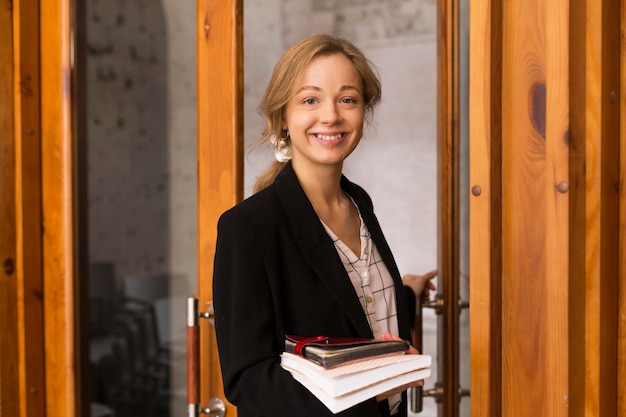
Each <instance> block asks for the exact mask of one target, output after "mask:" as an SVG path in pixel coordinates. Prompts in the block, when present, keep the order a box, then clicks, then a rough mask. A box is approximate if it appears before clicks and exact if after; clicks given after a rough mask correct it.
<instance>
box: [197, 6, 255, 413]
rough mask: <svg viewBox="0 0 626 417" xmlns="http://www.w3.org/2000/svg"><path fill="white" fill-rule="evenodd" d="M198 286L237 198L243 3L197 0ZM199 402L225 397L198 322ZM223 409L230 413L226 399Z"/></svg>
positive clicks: (213, 351) (209, 340) (205, 298)
mask: <svg viewBox="0 0 626 417" xmlns="http://www.w3.org/2000/svg"><path fill="white" fill-rule="evenodd" d="M197 10H198V12H197V19H198V20H197V22H196V24H197V57H198V87H197V88H198V235H199V242H198V247H199V253H198V259H199V261H198V262H199V263H198V289H199V305H200V311H206V309H207V305H208V303H209V301H211V300H212V299H213V293H212V276H213V256H214V254H215V241H216V238H217V220H218V218H219V216H220V215H221V214H222V213H223V212H224V211H225V210H227V209H229V208H231V207H232V206H233V205H235V204H236V203H238V202H239V201H241V199H242V198H243V2H242V0H227V1H222V0H220V1H218V0H198V2H197ZM200 346H201V348H200V349H201V352H202V353H201V357H200V375H201V376H200V390H201V391H200V402H201V406H206V404H207V403H208V401H209V399H210V398H212V397H219V398H221V399H223V400H224V401H226V399H225V397H224V389H223V385H222V378H221V373H220V367H219V357H218V352H217V345H216V342H215V331H214V329H213V328H212V327H211V325H210V324H209V323H208V322H207V321H206V320H202V321H201V322H200ZM227 414H228V415H229V416H233V415H235V414H236V410H235V407H234V406H232V405H231V404H227Z"/></svg>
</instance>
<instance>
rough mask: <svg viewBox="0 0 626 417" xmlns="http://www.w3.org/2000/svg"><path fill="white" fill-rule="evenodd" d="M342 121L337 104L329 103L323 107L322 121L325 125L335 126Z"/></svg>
mask: <svg viewBox="0 0 626 417" xmlns="http://www.w3.org/2000/svg"><path fill="white" fill-rule="evenodd" d="M340 119H341V115H340V114H339V111H338V109H337V106H336V103H334V102H329V103H326V104H325V105H324V106H323V107H322V113H321V115H320V121H321V122H322V123H324V124H334V123H337V122H338V121H339V120H340Z"/></svg>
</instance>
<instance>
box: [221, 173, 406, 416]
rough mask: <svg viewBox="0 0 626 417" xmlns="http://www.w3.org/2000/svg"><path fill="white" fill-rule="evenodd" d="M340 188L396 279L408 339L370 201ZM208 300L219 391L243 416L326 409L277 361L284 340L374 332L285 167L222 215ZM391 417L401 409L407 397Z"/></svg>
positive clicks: (368, 412)
mask: <svg viewBox="0 0 626 417" xmlns="http://www.w3.org/2000/svg"><path fill="white" fill-rule="evenodd" d="M341 187H342V188H343V189H344V190H345V191H346V192H347V193H348V194H349V195H350V196H351V197H352V198H353V199H354V201H355V202H356V204H357V205H358V207H359V210H360V212H361V216H362V218H363V221H364V222H365V223H366V225H367V228H368V229H369V231H370V233H371V235H372V239H373V241H374V243H375V244H376V246H377V248H378V251H379V252H380V254H381V256H382V259H383V261H384V262H385V265H386V266H387V268H388V269H389V272H390V273H391V275H392V277H393V279H394V281H395V283H396V299H397V300H396V304H397V310H398V328H399V329H400V335H399V336H400V337H401V338H402V339H405V340H410V337H411V336H410V326H411V319H410V317H411V316H410V311H411V309H410V308H409V306H408V303H407V294H406V292H405V289H404V287H403V285H402V280H401V276H400V273H399V271H398V268H397V266H396V263H395V261H394V259H393V256H392V254H391V250H390V249H389V246H388V244H387V241H386V240H385V237H384V236H383V233H382V230H381V229H380V225H379V224H378V220H377V219H376V217H375V215H374V212H373V207H372V202H371V199H370V197H369V196H368V195H367V193H366V192H365V191H364V190H363V189H362V188H361V187H359V186H357V185H356V184H353V183H351V182H350V181H348V180H347V179H346V178H345V177H342V179H341ZM213 303H214V308H215V330H216V334H217V345H218V349H219V356H220V364H221V369H222V377H223V380H224V388H225V393H226V397H227V399H228V400H229V401H230V402H232V403H233V404H235V405H236V406H237V411H238V415H239V416H240V417H257V416H264V417H283V416H284V417H296V416H297V417H308V416H310V417H320V416H332V415H333V414H332V413H331V412H330V411H329V410H328V409H327V408H326V407H325V406H324V405H323V404H322V403H321V402H319V401H318V400H317V399H316V398H315V397H314V396H313V395H312V394H310V393H309V391H308V390H306V389H305V388H304V387H302V386H301V385H300V384H299V383H298V382H297V381H295V380H294V379H293V378H292V377H291V375H290V374H289V373H288V372H287V371H285V370H283V369H282V368H281V367H280V364H279V363H280V358H279V355H280V353H281V352H282V351H283V348H284V336H285V334H294V335H301V336H316V335H325V336H331V337H332V336H334V337H367V338H371V337H373V335H372V331H371V329H370V327H369V324H368V322H367V318H366V316H365V314H364V312H363V309H362V308H361V305H360V303H359V301H358V298H357V295H356V293H355V291H354V288H353V286H352V283H351V282H350V279H349V278H348V275H347V273H346V270H345V267H344V266H343V264H342V263H341V259H340V258H339V255H338V254H337V251H336V249H335V247H334V245H333V243H332V241H331V239H330V237H329V236H328V234H327V233H326V231H325V229H324V227H323V225H322V223H321V222H320V221H319V218H318V217H317V215H316V213H315V211H314V210H313V207H312V205H311V203H310V202H309V200H308V198H307V197H306V195H305V193H304V191H303V190H302V187H301V186H300V183H299V182H298V179H297V177H296V174H295V172H294V171H293V168H292V166H291V163H289V164H287V166H286V167H285V168H284V169H283V170H282V171H281V173H280V174H279V175H278V176H277V178H276V180H275V182H274V183H273V184H272V185H270V186H269V187H268V188H266V189H264V190H262V191H260V192H259V193H257V194H255V195H253V196H251V197H250V198H248V199H246V200H244V201H243V202H241V203H240V204H238V205H237V206H235V207H234V208H232V209H230V210H228V211H227V212H225V213H224V214H223V215H222V216H221V217H220V220H219V223H218V238H217V244H216V251H215V263H214V275H213ZM413 311H414V310H413ZM405 397H406V396H405ZM340 415H342V416H355V417H356V416H358V417H368V416H372V417H374V416H376V417H378V416H386V415H389V410H388V404H387V402H386V401H383V402H381V403H380V404H377V403H376V401H375V400H370V401H367V402H365V403H363V404H360V405H357V406H355V407H354V408H351V409H349V410H346V411H344V412H343V413H341V414H340ZM397 415H398V416H405V415H406V398H404V401H403V407H401V411H400V414H397Z"/></svg>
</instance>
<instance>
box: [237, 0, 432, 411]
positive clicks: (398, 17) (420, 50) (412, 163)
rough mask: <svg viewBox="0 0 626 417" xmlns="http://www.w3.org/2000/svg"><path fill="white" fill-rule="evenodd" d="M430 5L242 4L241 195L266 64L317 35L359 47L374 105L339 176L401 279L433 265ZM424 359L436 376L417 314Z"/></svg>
mask: <svg viewBox="0 0 626 417" xmlns="http://www.w3.org/2000/svg"><path fill="white" fill-rule="evenodd" d="M435 25H436V3H435V2H434V1H432V0H405V1H400V2H392V3H389V2H374V1H363V2H353V1H351V2H346V1H345V0H322V1H320V0H272V1H262V2H260V1H247V2H244V66H245V68H244V74H245V75H244V87H245V88H244V91H245V97H244V105H245V113H244V114H245V132H244V136H245V143H246V146H247V147H246V149H245V151H244V158H245V165H244V177H245V184H244V187H245V188H244V193H245V195H246V196H248V195H250V194H251V191H252V186H253V184H254V181H255V179H256V177H257V176H258V175H259V174H260V173H261V172H262V171H263V170H264V169H265V168H266V167H267V166H268V165H269V164H270V162H271V160H272V158H273V153H272V152H271V151H270V150H269V149H268V148H266V147H263V146H262V147H259V148H254V147H251V145H252V144H253V143H254V142H255V141H256V140H257V139H258V137H259V136H260V134H261V132H262V129H263V126H264V124H263V123H264V122H263V120H262V118H261V117H260V116H259V115H258V113H257V112H256V108H257V106H258V104H259V102H260V100H261V97H262V94H263V93H264V91H265V88H266V86H267V82H268V80H269V77H270V74H271V71H272V69H273V66H274V64H275V62H276V60H277V59H278V58H279V57H280V55H281V54H282V53H283V52H284V51H285V49H286V48H287V47H289V46H290V45H291V44H293V43H295V42H296V41H298V40H299V39H301V38H303V37H305V36H307V35H310V34H313V33H316V32H327V33H333V34H337V35H341V36H344V37H346V38H348V39H350V40H351V41H353V42H354V43H355V44H356V45H357V46H358V47H360V48H362V49H363V50H364V52H365V53H366V55H367V56H368V57H369V58H370V59H371V60H372V61H373V63H374V64H375V65H376V66H377V67H378V68H379V71H380V75H381V78H382V86H383V100H382V103H381V105H380V107H379V108H378V109H377V111H376V114H375V115H374V116H375V117H374V124H373V125H372V126H369V127H368V128H366V131H365V134H364V137H363V139H362V141H361V143H360V145H359V147H358V148H357V150H356V151H355V152H354V154H353V155H352V156H350V158H348V160H347V162H346V164H345V167H344V173H345V174H346V176H347V177H348V178H349V179H350V180H352V181H354V182H356V183H357V184H360V185H361V186H363V187H364V188H365V189H366V190H367V191H368V192H369V194H370V195H371V197H372V199H373V201H374V208H375V210H376V214H377V217H378V219H379V221H380V223H381V226H382V228H383V230H384V232H385V235H386V237H387V240H388V241H389V244H390V246H391V249H392V250H393V252H394V255H395V257H396V261H397V263H398V266H399V268H400V271H401V273H403V274H404V273H424V272H427V271H430V270H431V269H434V268H436V267H437V154H436V153H437V78H436V74H437V38H436V26H435ZM424 314H425V316H426V318H425V320H424V326H423V328H424V349H423V351H424V353H426V354H429V355H432V356H433V368H432V371H433V377H431V378H430V379H428V380H427V381H426V387H425V388H426V389H428V388H433V386H434V383H435V381H436V379H437V378H436V375H437V369H436V362H437V329H436V317H435V314H434V313H433V311H432V310H431V309H425V311H424ZM419 415H421V416H436V415H437V405H436V403H435V402H434V401H433V400H432V399H431V398H426V399H424V411H423V412H422V413H421V414H419Z"/></svg>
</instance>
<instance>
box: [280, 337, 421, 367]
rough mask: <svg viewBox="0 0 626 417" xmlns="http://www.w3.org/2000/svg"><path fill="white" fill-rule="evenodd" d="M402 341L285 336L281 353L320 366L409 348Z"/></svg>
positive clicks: (389, 353) (407, 343)
mask: <svg viewBox="0 0 626 417" xmlns="http://www.w3.org/2000/svg"><path fill="white" fill-rule="evenodd" d="M409 348H410V345H409V342H407V341H404V340H378V339H361V338H336V337H325V336H316V337H302V336H293V335H287V336H285V352H288V353H293V354H295V355H299V356H302V357H304V358H306V359H308V360H310V361H312V362H315V363H317V364H318V365H320V366H323V367H324V368H332V367H334V366H338V365H342V364H345V363H348V362H352V361H357V360H361V359H367V358H372V357H376V356H382V355H391V354H400V353H405V352H407V351H408V350H409Z"/></svg>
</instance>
